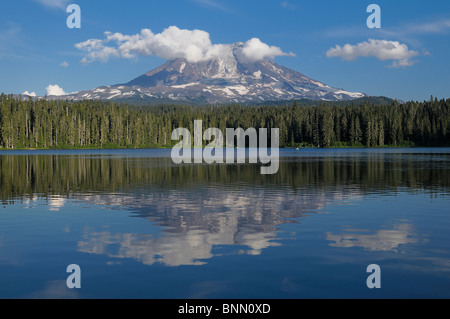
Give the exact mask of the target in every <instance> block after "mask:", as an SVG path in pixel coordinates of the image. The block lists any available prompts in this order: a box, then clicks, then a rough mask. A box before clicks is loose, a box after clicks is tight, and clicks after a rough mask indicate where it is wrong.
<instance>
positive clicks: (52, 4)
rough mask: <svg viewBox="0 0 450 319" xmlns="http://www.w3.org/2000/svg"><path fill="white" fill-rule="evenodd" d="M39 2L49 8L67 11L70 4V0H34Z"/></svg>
mask: <svg viewBox="0 0 450 319" xmlns="http://www.w3.org/2000/svg"><path fill="white" fill-rule="evenodd" d="M34 1H36V2H39V3H40V4H42V5H44V6H46V7H49V8H57V9H66V8H67V5H68V4H69V0H34Z"/></svg>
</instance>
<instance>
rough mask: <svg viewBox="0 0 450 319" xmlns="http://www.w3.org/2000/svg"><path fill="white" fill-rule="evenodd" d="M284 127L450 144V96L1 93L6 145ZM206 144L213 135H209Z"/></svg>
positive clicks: (286, 132)
mask: <svg viewBox="0 0 450 319" xmlns="http://www.w3.org/2000/svg"><path fill="white" fill-rule="evenodd" d="M194 120H202V121H203V127H204V128H205V129H206V128H219V129H220V130H221V131H222V132H224V131H225V129H226V128H238V127H242V128H243V129H247V128H250V127H252V128H255V129H256V130H258V129H259V128H267V129H269V130H270V129H271V128H279V137H280V140H279V144H280V147H321V148H329V147H388V146H392V147H400V146H405V147H409V146H449V145H450V99H440V100H438V99H437V98H431V99H430V100H428V101H424V102H417V101H416V102H415V101H410V102H405V103H399V102H397V101H393V102H392V103H386V104H372V103H370V102H364V103H361V104H357V105H355V104H352V103H348V104H345V103H342V102H340V103H320V102H316V104H315V103H313V105H301V104H299V103H297V102H295V101H294V102H289V103H286V104H283V105H258V106H250V105H238V104H235V105H226V106H211V105H207V106H187V105H159V106H147V107H145V106H136V105H127V104H124V103H118V102H113V101H97V100H85V101H76V102H75V101H67V100H45V99H39V100H36V99H31V98H30V99H27V100H24V99H21V98H17V97H14V96H13V95H5V94H2V95H0V149H77V148H166V147H172V146H173V145H175V144H176V143H177V142H178V141H172V140H171V135H172V131H173V130H174V129H176V128H181V127H182V128H187V129H189V131H190V132H193V126H194ZM204 143H205V145H206V144H208V143H209V142H208V141H204Z"/></svg>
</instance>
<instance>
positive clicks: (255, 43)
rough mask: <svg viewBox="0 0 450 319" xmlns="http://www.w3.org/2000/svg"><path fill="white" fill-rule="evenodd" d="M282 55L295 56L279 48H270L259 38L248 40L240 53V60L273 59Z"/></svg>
mask: <svg viewBox="0 0 450 319" xmlns="http://www.w3.org/2000/svg"><path fill="white" fill-rule="evenodd" d="M282 55H287V56H294V54H293V53H284V52H283V51H282V50H281V49H280V48H279V47H275V46H269V45H267V44H265V43H263V42H261V40H260V39H258V38H253V39H250V40H248V41H247V42H245V43H244V45H243V47H242V48H241V49H240V50H239V51H238V58H239V59H240V60H241V61H243V62H255V61H260V60H264V59H273V58H275V57H277V56H282Z"/></svg>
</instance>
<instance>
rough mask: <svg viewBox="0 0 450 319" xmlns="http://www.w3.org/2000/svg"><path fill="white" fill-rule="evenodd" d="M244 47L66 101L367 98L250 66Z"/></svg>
mask: <svg viewBox="0 0 450 319" xmlns="http://www.w3.org/2000/svg"><path fill="white" fill-rule="evenodd" d="M240 45H242V44H236V45H234V46H232V47H230V48H229V50H228V52H225V53H224V54H223V55H222V56H221V57H220V58H215V59H212V60H210V61H205V62H197V63H192V62H189V61H187V60H186V59H184V58H177V59H173V60H170V61H167V62H166V63H165V64H163V65H161V66H159V67H157V68H156V69H154V70H152V71H150V72H148V73H145V74H143V75H141V76H139V77H137V78H135V79H134V80H131V81H130V82H128V83H124V84H118V85H112V86H104V87H99V88H96V89H94V90H90V91H82V92H78V93H73V94H68V95H66V96H64V98H69V99H74V100H82V99H105V100H111V99H120V100H124V99H125V100H126V99H143V100H145V99H152V100H156V101H164V102H167V101H179V102H192V103H195V102H197V103H210V104H226V103H248V102H255V103H258V102H264V101H281V100H293V99H308V100H323V101H342V100H354V99H358V98H362V97H365V96H366V95H365V94H364V93H359V92H348V91H345V90H343V89H337V88H333V87H330V86H328V85H325V84H323V83H321V82H319V81H316V80H313V79H311V78H309V77H307V76H305V75H303V74H301V73H299V72H297V71H294V70H291V69H289V68H286V67H284V66H281V65H278V64H277V63H275V62H273V61H271V60H262V61H256V62H253V61H246V60H244V59H242V58H240V57H239V54H238V52H239V51H238V50H237V49H238V48H239V46H240Z"/></svg>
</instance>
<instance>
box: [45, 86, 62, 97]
mask: <svg viewBox="0 0 450 319" xmlns="http://www.w3.org/2000/svg"><path fill="white" fill-rule="evenodd" d="M46 90H47V95H49V96H61V95H66V92H64V90H63V89H62V88H61V87H60V86H59V85H57V84H55V85H51V84H50V85H49V86H47V88H46Z"/></svg>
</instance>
